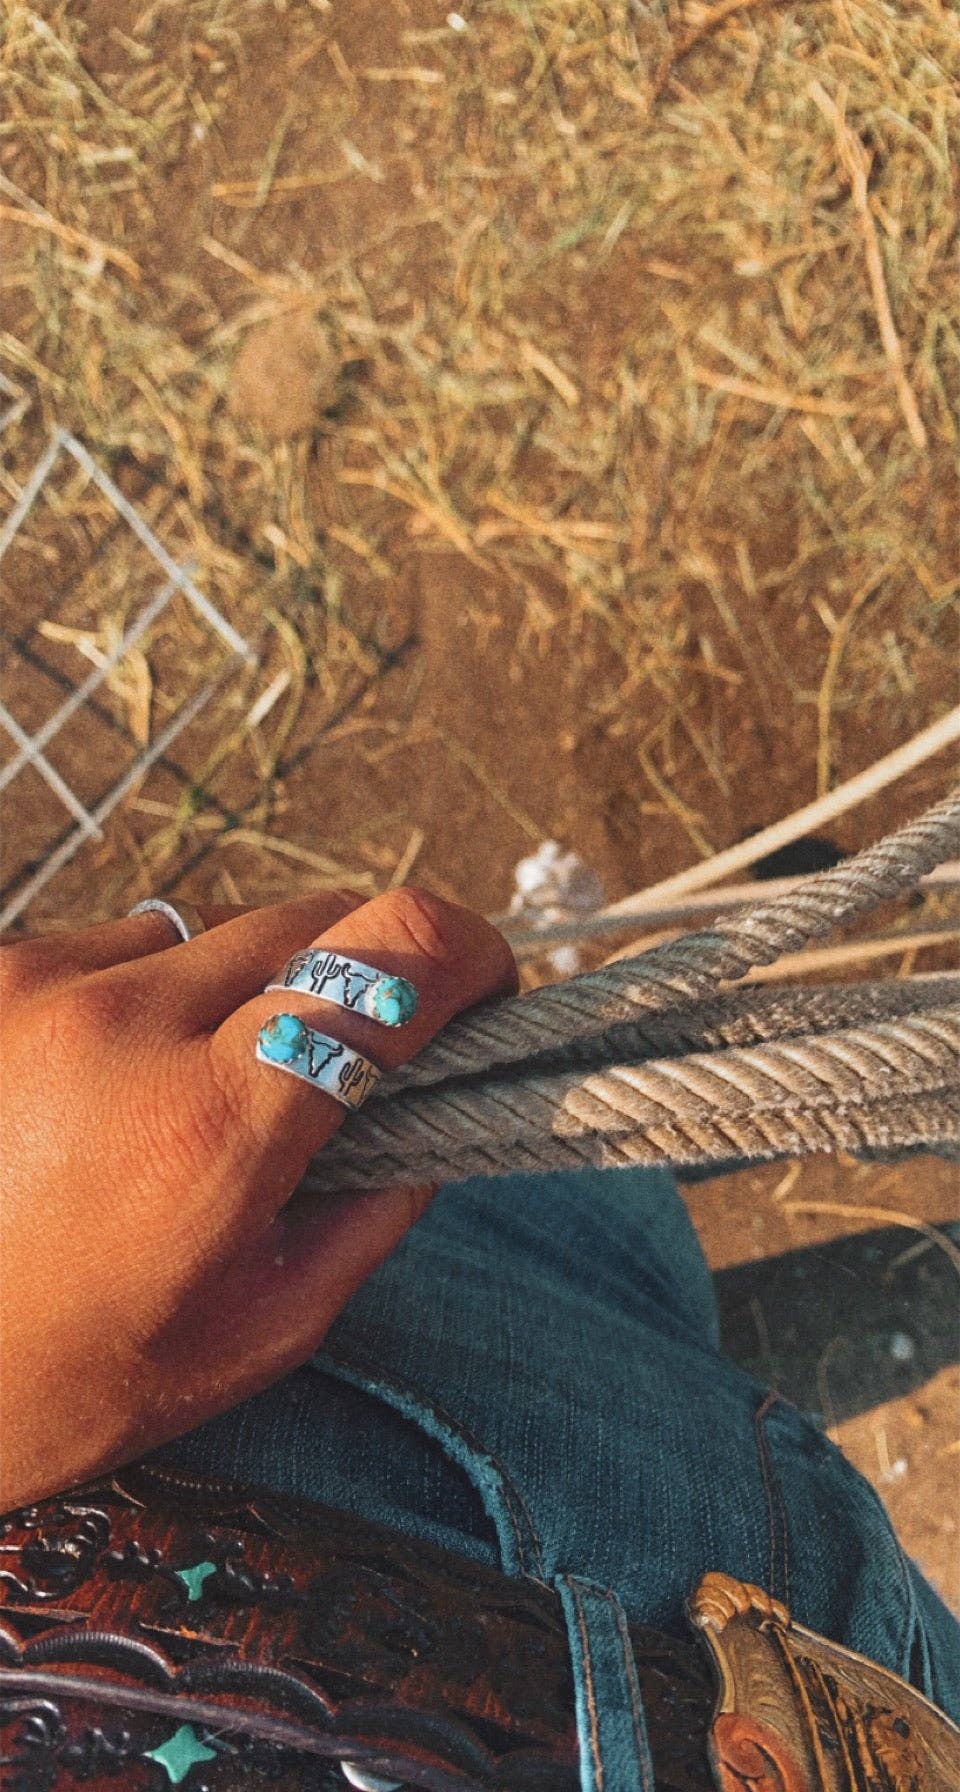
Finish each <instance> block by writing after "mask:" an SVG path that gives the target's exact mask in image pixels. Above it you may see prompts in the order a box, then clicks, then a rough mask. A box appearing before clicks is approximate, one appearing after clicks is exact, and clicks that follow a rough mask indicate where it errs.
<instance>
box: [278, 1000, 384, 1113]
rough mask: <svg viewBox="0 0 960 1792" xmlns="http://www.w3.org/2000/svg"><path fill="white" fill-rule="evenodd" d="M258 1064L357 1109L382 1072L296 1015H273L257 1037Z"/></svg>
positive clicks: (339, 1041)
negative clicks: (279, 1071)
mask: <svg viewBox="0 0 960 1792" xmlns="http://www.w3.org/2000/svg"><path fill="white" fill-rule="evenodd" d="M256 1055H257V1061H258V1063H260V1064H272V1065H273V1067H274V1069H275V1070H286V1071H287V1072H288V1073H289V1074H290V1076H297V1077H299V1078H300V1080H301V1082H304V1083H312V1084H313V1086H314V1088H315V1089H323V1090H324V1091H325V1092H326V1094H327V1095H332V1096H333V1098H334V1100H335V1101H339V1102H342V1103H343V1106H344V1107H345V1108H359V1107H361V1106H362V1105H363V1103H364V1102H365V1101H366V1099H367V1096H368V1095H370V1094H372V1092H373V1090H374V1089H375V1088H376V1086H377V1084H378V1082H379V1081H380V1077H381V1075H382V1072H381V1071H379V1070H378V1069H377V1066H376V1065H375V1064H371V1062H370V1060H369V1058H362V1057H361V1056H360V1053H359V1052H354V1051H351V1049H350V1047H349V1046H348V1045H344V1044H343V1042H342V1040H340V1039H331V1038H330V1037H329V1035H328V1034H326V1033H316V1032H314V1030H313V1028H312V1027H306V1026H304V1024H303V1021H302V1020H300V1018H299V1016H298V1015H296V1014H275V1015H273V1017H272V1019H270V1020H268V1021H267V1022H266V1024H265V1025H264V1026H262V1027H261V1028H260V1031H259V1033H258V1035H257V1052H256Z"/></svg>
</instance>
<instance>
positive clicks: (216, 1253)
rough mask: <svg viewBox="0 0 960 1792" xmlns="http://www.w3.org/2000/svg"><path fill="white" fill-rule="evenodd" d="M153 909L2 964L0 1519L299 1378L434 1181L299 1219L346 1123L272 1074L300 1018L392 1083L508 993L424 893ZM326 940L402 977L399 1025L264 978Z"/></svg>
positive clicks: (469, 930) (478, 948)
mask: <svg viewBox="0 0 960 1792" xmlns="http://www.w3.org/2000/svg"><path fill="white" fill-rule="evenodd" d="M201 912H202V916H203V919H204V921H205V922H206V925H207V931H206V932H204V933H201V934H198V935H197V937H196V938H194V939H192V940H190V941H188V942H187V943H180V942H177V941H175V939H174V937H173V934H172V930H171V928H170V925H169V923H168V922H167V921H165V920H164V918H163V917H162V916H161V915H158V914H156V913H147V914H141V915H137V916H133V917H129V918H128V919H126V920H123V921H116V922H111V923H108V924H107V925H106V926H101V927H92V928H87V929H84V930H82V931H79V932H76V933H68V934H59V935H57V936H56V937H53V938H51V937H46V938H40V939H30V940H24V941H18V942H15V943H13V944H9V945H4V946H3V947H2V948H0V1052H2V1060H3V1086H2V1091H0V1095H2V1099H0V1162H2V1171H3V1196H2V1207H0V1511H6V1510H9V1509H10V1508H11V1507H13V1506H15V1505H19V1504H22V1503H24V1502H26V1501H28V1500H33V1499H37V1498H40V1497H41V1496H43V1495H45V1494H49V1493H52V1492H58V1491H61V1490H62V1489H64V1488H66V1487H67V1486H69V1485H72V1484H74V1483H76V1482H77V1481H80V1480H83V1479H86V1478H87V1477H88V1476H90V1475H93V1474H97V1473H100V1472H103V1471H105V1470H107V1469H109V1468H113V1467H116V1466H118V1465H119V1464H120V1463H122V1462H125V1461H129V1460H131V1459H132V1458H133V1457H135V1456H137V1455H140V1454H142V1453H143V1452H144V1451H145V1450H148V1449H151V1448H154V1447H155V1446H156V1445H158V1444H161V1443H164V1442H166V1441H167V1440H168V1439H170V1438H172V1437H176V1436H179V1435H180V1434H181V1433H182V1432H184V1431H187V1430H190V1429H192V1428H193V1427H194V1426H195V1425H198V1424H200V1423H202V1422H203V1420H205V1419H208V1418H211V1417H212V1416H213V1415H214V1414H216V1413H218V1412H222V1411H223V1410H224V1409H225V1408H227V1407H229V1406H232V1405H234V1404H236V1402H238V1401H240V1400H243V1399H246V1398H247V1397H248V1396H250V1395H252V1394H254V1393H256V1392H258V1391H259V1390H260V1389H261V1388H264V1387H266V1386H268V1385H269V1384H270V1383H271V1382H272V1381H275V1380H277V1379H278V1378H279V1377H280V1376H282V1375H284V1374H286V1373H287V1372H288V1371H289V1370H291V1369H293V1368H294V1367H296V1366H297V1365H298V1364H299V1363H301V1362H304V1361H305V1360H306V1358H307V1357H308V1356H309V1355H310V1353H311V1351H313V1350H314V1349H315V1348H316V1347H317V1345H318V1344H319V1343H320V1341H321V1339H322V1338H323V1337H324V1334H325V1333H326V1331H327V1329H328V1327H329V1326H330V1324H331V1323H332V1321H333V1320H334V1318H335V1317H336V1315H337V1313H338V1312H339V1311H340V1309H341V1308H342V1307H343V1306H344V1305H345V1303H346V1302H347V1300H348V1299H349V1298H350V1295H351V1294H352V1293H353V1292H354V1290H355V1289H356V1288H357V1287H358V1286H359V1284H360V1283H361V1282H362V1281H363V1280H364V1278H365V1277H366V1276H368V1275H369V1274H370V1272H371V1271H372V1270H373V1269H375V1268H376V1266H377V1265H378V1264H379V1263H380V1262H382V1260H383V1259H384V1257H386V1256H387V1255H388V1254H389V1252H390V1251H391V1250H392V1249H393V1247H394V1246H395V1245H396V1244H397V1243H398V1242H399V1240H400V1238H401V1237H402V1236H403V1234H404V1232H405V1231H406V1230H407V1228H408V1227H409V1226H410V1225H412V1224H413V1223H414V1222H415V1221H416V1220H417V1219H418V1218H419V1217H420V1215H421V1214H422V1213H423V1211H424V1209H425V1207H426V1206H427V1204H428V1202H429V1200H430V1199H431V1197H432V1194H433V1193H434V1192H435V1186H436V1185H431V1186H430V1187H427V1188H415V1189H409V1188H408V1189H393V1190H377V1191H376V1192H374V1193H368V1194H361V1195H350V1196H342V1197H334V1198H329V1197H327V1198H323V1199H322V1200H321V1199H314V1200H313V1201H312V1202H310V1201H298V1202H296V1203H293V1204H292V1205H291V1207H290V1209H289V1211H288V1212H286V1213H285V1212H284V1208H285V1204H286V1203H287V1201H288V1198H289V1196H290V1194H291V1192H292V1191H293V1189H294V1188H295V1187H296V1185H297V1183H298V1182H299V1180H300V1178H301V1177H302V1175H303V1173H304V1170H305V1169H306V1167H307V1164H308V1162H309V1160H310V1158H311V1157H312V1156H314V1155H315V1153H316V1152H318V1151H319V1150H320V1149H321V1148H322V1146H323V1145H324V1144H325V1143H326V1141H327V1139H329V1138H330V1136H331V1134H332V1133H334V1132H335V1131H336V1129H337V1127H338V1126H339V1124H340V1123H341V1121H342V1120H343V1117H344V1114H345V1113H346V1111H347V1110H346V1109H345V1108H344V1107H342V1106H341V1105H340V1103H339V1102H337V1101H335V1100H334V1099H333V1097H332V1096H329V1095H326V1094H324V1093H323V1092H322V1091H320V1090H317V1089H315V1088H312V1087H310V1086H309V1085H307V1084H306V1083H304V1082H302V1081H299V1080H298V1079H296V1078H294V1077H291V1076H287V1075H284V1074H279V1073H278V1072H277V1071H276V1070H275V1069H274V1068H273V1067H272V1066H270V1065H265V1064H262V1063H258V1062H257V1061H256V1059H255V1057H254V1047H255V1043H256V1040H257V1035H258V1032H259V1030H260V1027H261V1026H262V1025H263V1023H264V1022H265V1021H266V1020H268V1019H269V1018H270V1017H271V1016H272V1015H273V1014H274V1013H276V1011H277V1009H278V1008H280V1009H283V1010H284V1011H288V1012H292V1013H295V1014H297V1015H299V1016H302V1018H303V1019H304V1021H305V1022H306V1023H307V1025H308V1026H311V1027H314V1028H318V1029H320V1030H322V1031H327V1032H329V1033H330V1034H332V1035H333V1036H334V1037H336V1038H337V1039H342V1040H343V1041H344V1043H345V1044H346V1045H348V1046H350V1047H352V1048H353V1049H355V1050H357V1051H359V1052H362V1053H363V1055H364V1056H365V1057H369V1058H370V1059H372V1060H373V1062H375V1063H377V1064H379V1065H380V1066H381V1067H383V1068H388V1067H390V1068H392V1067H394V1066H396V1065H398V1064H400V1063H402V1062H404V1061H405V1060H406V1059H408V1058H410V1057H412V1056H413V1055H414V1053H415V1052H417V1051H418V1050H419V1049H420V1048H421V1047H422V1046H423V1045H425V1044H426V1042H427V1041H428V1040H429V1039H430V1038H431V1037H432V1036H433V1034H434V1033H436V1032H437V1031H438V1030H439V1029H440V1028H441V1027H442V1026H443V1025H444V1024H445V1023H446V1022H447V1021H448V1020H450V1019H451V1018H452V1017H453V1015H455V1014H457V1013H458V1012H460V1010H461V1009H464V1008H467V1007H470V1006H471V1005H472V1004H473V1003H474V1002H477V1001H479V1000H480V999H481V998H483V997H485V996H491V995H494V994H497V993H501V992H502V993H513V992H515V990H516V988H517V976H516V967H515V965H514V962H513V956H512V954H511V952H510V949H509V947H508V945H507V943H506V941H505V940H504V939H503V938H502V936H501V935H500V934H499V933H497V931H496V930H495V929H494V928H493V927H491V926H490V925H489V923H488V922H486V921H485V920H483V919H482V917H481V916H479V915H475V914H473V913H471V912H470V911H469V910H467V909H464V908H459V907H457V906H455V905H453V904H450V903H447V902H443V901H441V900H440V898H439V897H435V896H433V895H431V894H429V893H428V892H426V891H422V890H414V889H404V890H394V891H390V892H388V893H387V894H385V895H383V896H378V897H376V898H374V900H373V901H371V902H366V903H363V904H360V903H359V902H357V901H356V900H355V899H354V898H352V897H347V896H343V895H342V894H341V893H339V892H326V893H324V894H322V895H318V896H315V897H309V898H305V899H304V900H302V901H297V902H286V903H280V904H278V905H276V906H275V907H271V908H263V909H252V910H247V911H237V910H223V909H220V910H213V909H206V910H202V911H201ZM311 943H312V944H315V945H320V946H324V947H329V948H331V949H335V950H337V951H338V952H343V953H347V954H349V955H350V956H351V957H355V958H357V959H359V960H361V961H363V962H366V963H372V964H374V965H375V966H376V967H377V968H378V969H382V970H384V971H386V972H391V973H393V974H396V975H400V976H403V977H406V978H408V979H409V980H410V981H411V982H412V983H413V984H414V985H415V987H416V989H417V991H418V993H419V1006H418V1009H417V1012H416V1014H415V1015H414V1017H413V1018H412V1020H410V1021H409V1022H408V1023H407V1024H406V1025H404V1026H403V1027H399V1028H397V1029H396V1030H393V1029H389V1028H384V1027H382V1026H379V1025H378V1024H377V1022H376V1021H373V1020H369V1019H367V1018H366V1017H365V1016H363V1015H362V1014H358V1013H356V1012H347V1011H345V1010H343V1009H340V1008H334V1007H332V1006H331V1005H330V1004H328V1003H324V1002H320V1001H318V1000H316V999H313V998H311V997H309V996H306V997H304V996H302V995H295V994H294V993H293V992H292V991H286V992H285V993H284V995H283V996H282V997H278V996H277V995H276V994H270V995H264V994H262V993H261V992H262V990H263V987H264V985H265V984H266V983H267V982H268V981H270V979H271V978H272V977H273V976H274V975H275V974H276V973H277V972H278V971H279V970H280V968H281V967H282V965H283V964H284V962H285V960H286V959H288V958H289V957H290V956H291V955H292V953H294V952H295V951H297V950H299V949H300V948H301V947H303V946H305V945H308V944H311Z"/></svg>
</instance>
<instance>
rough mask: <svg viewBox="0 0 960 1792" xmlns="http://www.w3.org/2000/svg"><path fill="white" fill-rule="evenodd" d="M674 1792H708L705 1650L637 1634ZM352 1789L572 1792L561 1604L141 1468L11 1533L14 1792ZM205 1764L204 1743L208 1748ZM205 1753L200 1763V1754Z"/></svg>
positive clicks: (572, 1728) (2, 1643)
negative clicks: (356, 1769)
mask: <svg viewBox="0 0 960 1792" xmlns="http://www.w3.org/2000/svg"><path fill="white" fill-rule="evenodd" d="M631 1640H632V1643H633V1647H634V1653H635V1656H636V1661H637V1670H638V1677H639V1681H640V1687H641V1692H642V1696H643V1701H644V1707H645V1713H646V1717H647V1724H648V1729H649V1732H650V1741H651V1748H652V1752H653V1757H654V1767H655V1772H656V1783H657V1787H658V1792H706V1789H707V1788H709V1787H711V1786H712V1784H713V1781H712V1777H711V1774H710V1769H709V1765H708V1762H707V1754H706V1739H707V1733H708V1730H709V1726H710V1718H711V1714H712V1707H713V1683H712V1676H711V1673H710V1670H709V1666H708V1664H707V1661H706V1658H705V1656H704V1655H702V1654H701V1651H700V1649H699V1647H698V1646H697V1645H695V1644H692V1643H684V1642H680V1641H677V1640H675V1639H673V1638H670V1637H667V1636H665V1635H663V1634H661V1633H659V1632H657V1631H653V1630H648V1629H646V1628H645V1627H643V1626H639V1625H635V1626H631ZM182 1725H188V1726H190V1734H191V1736H196V1737H197V1738H198V1739H200V1738H203V1737H204V1736H207V1737H209V1736H211V1735H212V1736H214V1737H215V1738H216V1745H215V1747H214V1748H213V1749H210V1748H207V1750H206V1753H207V1754H208V1755H212V1757H213V1758H212V1759H204V1760H202V1761H198V1762H197V1764H196V1765H194V1766H191V1768H190V1771H189V1775H188V1777H186V1778H185V1788H186V1792H226V1788H227V1787H234V1786H236V1785H237V1784H238V1783H239V1782H242V1780H243V1779H244V1778H246V1777H250V1778H251V1779H252V1782H253V1783H257V1782H258V1781H260V1780H262V1781H264V1782H269V1783H271V1784H273V1785H275V1786H276V1787H277V1789H278V1792H284V1789H285V1787H286V1786H288V1785H289V1786H290V1787H291V1788H292V1787H297V1788H313V1787H315V1788H317V1789H318V1792H326V1789H327V1788H328V1787H333V1786H337V1787H338V1788H341V1789H342V1788H343V1787H344V1785H345V1783H346V1782H345V1781H344V1779H343V1777H342V1774H341V1773H340V1770H339V1767H338V1766H337V1765H336V1763H337V1760H338V1759H339V1758H346V1759H354V1760H358V1761H363V1762H364V1763H365V1764H366V1765H367V1766H368V1767H370V1768H371V1769H372V1770H374V1771H376V1772H378V1773H380V1774H382V1775H383V1777H385V1778H388V1779H394V1780H400V1781H402V1782H404V1783H405V1784H408V1785H411V1786H412V1785H416V1786H421V1787H425V1788H428V1789H430V1792H453V1789H454V1788H457V1789H458V1792H467V1789H468V1788H472V1787H483V1788H489V1789H490V1792H528V1789H529V1792H576V1788H577V1787H578V1785H579V1772H578V1765H577V1737H576V1720H575V1715H574V1701H573V1686H572V1678H571V1669H570V1663H569V1652H568V1644H567V1635H566V1628H565V1625H564V1621H563V1615H562V1610H561V1607H560V1601H559V1598H558V1597H557V1595H556V1594H555V1592H554V1591H553V1590H552V1589H551V1588H549V1587H547V1586H546V1585H544V1584H543V1583H542V1582H539V1581H536V1580H533V1579H531V1578H529V1577H520V1578H512V1577H508V1576H506V1575H503V1574H500V1573H498V1572H497V1571H496V1570H493V1569H489V1568H486V1567H485V1566H483V1565H482V1564H478V1563H475V1562H472V1561H470V1560H469V1559H467V1558H465V1557H461V1556H458V1555H456V1554H454V1553H453V1552H451V1551H447V1550H441V1549H438V1548H436V1547H434V1546H433V1545H429V1544H426V1543H423V1542H420V1541H418V1540H415V1539H412V1538H410V1537H407V1536H404V1535H400V1534H398V1533H396V1532H393V1531H390V1530H388V1529H386V1528H384V1527H382V1526H379V1525H374V1524H371V1523H369V1522H368V1521H366V1520H361V1519H359V1518H356V1517H354V1516H353V1515H352V1514H348V1513H344V1512H339V1511H335V1510H333V1509H332V1508H328V1507H323V1506H318V1505H314V1504H313V1503H312V1502H308V1501H304V1500H295V1499H289V1498H286V1497H283V1496H279V1495H274V1494H270V1493H261V1492H258V1491H257V1490H254V1489H250V1488H245V1487H238V1486H232V1485H230V1484H227V1483H223V1482H215V1481H210V1480H201V1479H199V1478H190V1477H186V1476H182V1475H179V1474H177V1473H174V1472H170V1471H163V1470H159V1469H156V1468H153V1467H150V1468H146V1467H144V1466H139V1467H136V1468H132V1469H127V1470H124V1471H122V1472H120V1473H119V1474H117V1475H115V1476H111V1477H109V1478H104V1479H103V1480H101V1481H98V1482H94V1483H91V1484H89V1485H88V1486H86V1487H84V1488H81V1489H78V1490H76V1491H75V1492H73V1493H70V1494H68V1495H63V1496H60V1497H59V1498H57V1499H53V1500H47V1501H43V1502H41V1503H40V1504H38V1505H36V1506H34V1507H30V1508H26V1509H24V1510H23V1511H21V1512H19V1513H16V1514H12V1515H11V1516H9V1517H8V1518H6V1519H4V1520H2V1521H0V1729H2V1743H0V1749H2V1753H3V1754H4V1756H5V1757H6V1760H7V1767H6V1772H7V1774H8V1775H9V1776H10V1777H9V1779H8V1780H7V1779H5V1781H4V1783H5V1785H9V1787H10V1792H40V1789H41V1788H42V1789H43V1792H60V1789H61V1788H64V1789H65V1788H66V1787H68V1786H70V1785H72V1784H74V1783H76V1782H78V1781H80V1780H83V1779H84V1778H86V1779H88V1780H89V1779H90V1778H91V1776H94V1777H95V1778H97V1779H99V1778H100V1777H101V1776H102V1778H103V1781H104V1784H107V1783H109V1780H110V1779H111V1778H112V1779H113V1781H114V1783H115V1784H116V1783H117V1778H116V1776H117V1775H119V1776H121V1779H122V1784H123V1786H124V1787H126V1786H129V1787H131V1788H139V1787H141V1786H142V1787H144V1788H148V1787H149V1788H151V1792H156V1789H157V1788H159V1787H161V1786H165V1785H166V1784H168V1783H170V1781H169V1779H168V1777H167V1775H166V1773H165V1772H164V1771H163V1770H162V1768H161V1767H160V1766H159V1765H158V1762H157V1759H156V1756H155V1753H154V1751H156V1750H157V1749H160V1750H162V1749H163V1748H164V1746H165V1745H166V1744H167V1743H168V1742H169V1739H170V1737H171V1736H172V1735H173V1734H174V1733H175V1732H176V1731H177V1730H178V1728H179V1727H180V1726H182ZM191 1746H192V1744H191ZM201 1746H203V1744H202V1743H201Z"/></svg>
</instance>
